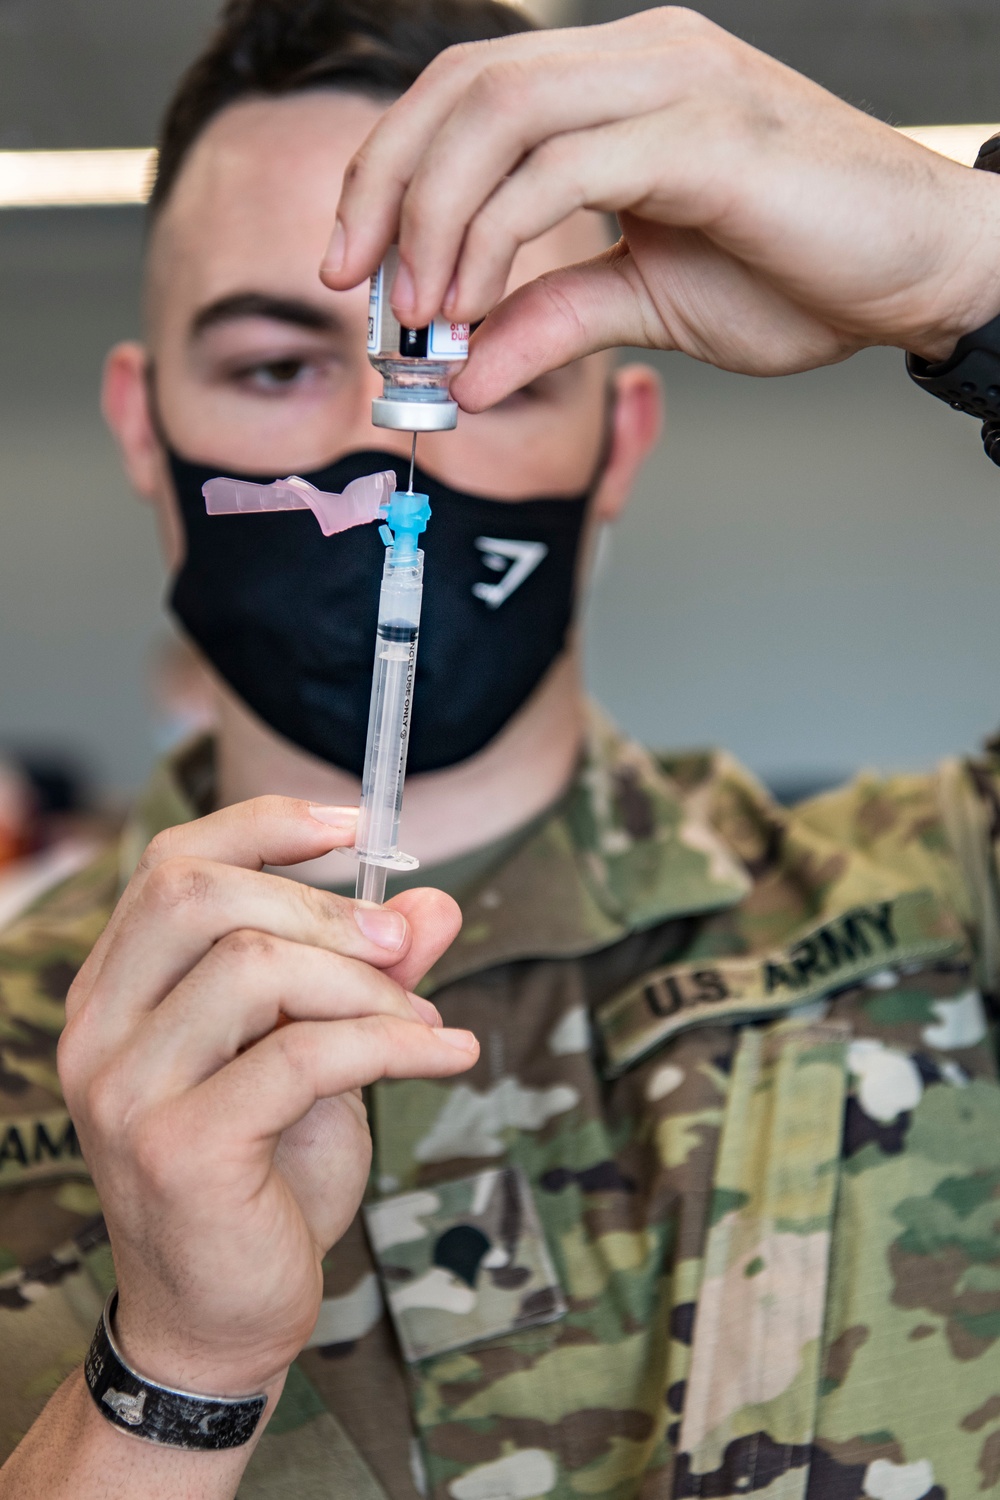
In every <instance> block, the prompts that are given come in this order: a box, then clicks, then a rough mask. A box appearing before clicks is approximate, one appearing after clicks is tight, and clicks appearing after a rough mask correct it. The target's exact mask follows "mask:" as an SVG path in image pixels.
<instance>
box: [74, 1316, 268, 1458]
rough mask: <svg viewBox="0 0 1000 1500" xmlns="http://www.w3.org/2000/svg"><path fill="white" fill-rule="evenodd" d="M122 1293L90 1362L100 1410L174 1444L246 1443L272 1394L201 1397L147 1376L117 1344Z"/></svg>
mask: <svg viewBox="0 0 1000 1500" xmlns="http://www.w3.org/2000/svg"><path fill="white" fill-rule="evenodd" d="M117 1305H118V1293H117V1291H114V1292H112V1293H111V1296H110V1297H109V1298H108V1300H107V1302H106V1304H105V1307H104V1312H103V1313H102V1315H101V1321H100V1322H99V1323H98V1325H97V1329H96V1331H95V1333H94V1340H93V1343H92V1344H91V1346H90V1352H89V1353H88V1355H87V1359H86V1362H85V1364H84V1367H83V1369H84V1375H85V1377H86V1381H87V1387H88V1389H89V1391H90V1394H91V1395H92V1396H93V1398H94V1402H95V1404H96V1406H97V1409H98V1411H99V1412H100V1413H101V1415H102V1416H103V1417H106V1418H107V1420H108V1421H109V1422H111V1423H112V1424H113V1425H114V1426H115V1427H119V1428H121V1430H122V1432H130V1433H131V1434H132V1436H133V1437H140V1438H145V1439H146V1440H147V1441H148V1442H151V1443H161V1444H163V1445H164V1446H165V1447H168V1448H189V1449H193V1450H201V1451H205V1450H209V1451H216V1450H218V1449H220V1448H241V1447H242V1446H243V1444H244V1443H246V1442H249V1440H250V1438H252V1437H253V1435H254V1433H255V1432H256V1430H257V1426H258V1424H259V1422H260V1419H261V1417H262V1416H263V1415H264V1408H265V1407H266V1405H267V1397H266V1396H240V1397H229V1396H199V1395H195V1394H193V1393H192V1392H191V1391H178V1390H174V1389H173V1388H172V1387H171V1386H166V1385H157V1384H156V1383H155V1382H154V1381H152V1380H145V1379H144V1378H143V1377H142V1376H141V1375H139V1374H137V1373H136V1371H135V1370H133V1369H130V1368H129V1366H128V1365H127V1364H126V1363H125V1361H124V1359H123V1358H122V1354H121V1351H120V1350H119V1348H118V1346H117V1344H116V1343H115V1336H114V1331H113V1319H114V1315H115V1308H116V1306H117Z"/></svg>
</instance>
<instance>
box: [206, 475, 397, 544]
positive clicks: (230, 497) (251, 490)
mask: <svg viewBox="0 0 1000 1500" xmlns="http://www.w3.org/2000/svg"><path fill="white" fill-rule="evenodd" d="M395 489H396V476H395V474H394V473H393V472H392V470H391V469H389V470H385V471H384V472H382V473H380V474H364V475H362V477H361V478H360V479H352V480H351V482H350V484H349V485H348V486H347V488H346V489H345V490H344V492H343V494H342V495H332V494H329V493H328V492H327V491H325V490H318V489H317V488H316V486H315V485H312V484H310V483H309V482H308V480H306V479H300V478H299V477H298V475H297V474H292V475H290V476H289V478H288V479H276V480H275V482H274V483H273V484H251V483H250V482H249V480H246V479H223V478H219V479H210V480H209V481H208V483H207V484H205V485H203V486H202V494H203V495H204V496H205V507H206V509H207V511H208V513H209V515H210V516H232V515H237V514H240V515H246V514H248V513H250V514H252V513H253V512H254V511H274V510H311V511H312V513H313V515H314V516H315V517H316V519H317V521H318V522H319V524H320V530H321V531H322V532H323V535H324V536H334V535H335V534H336V533H337V532H338V531H349V530H350V528H351V527H352V526H364V525H365V524H366V523H367V522H370V521H383V520H385V516H386V513H387V510H388V507H389V501H390V500H391V499H392V496H393V493H394V491H395Z"/></svg>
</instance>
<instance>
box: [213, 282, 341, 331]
mask: <svg viewBox="0 0 1000 1500" xmlns="http://www.w3.org/2000/svg"><path fill="white" fill-rule="evenodd" d="M242 318H269V319H270V320H271V321H272V322H274V323H290V324H291V325H292V326H293V327H294V328H307V329H308V330H309V331H310V332H311V333H339V332H341V331H342V329H343V326H344V325H343V322H342V320H341V319H340V318H339V317H338V316H337V315H336V313H332V312H327V311H326V310H325V309H324V308H321V307H317V306H316V305H315V303H313V302H304V301H300V299H299V298H298V297H272V296H269V295H268V293H266V292H234V293H233V294H232V296H229V297H219V298H218V300H217V301H215V302H209V303H208V305H207V306H206V307H203V308H201V309H200V311H199V312H197V313H196V314H195V316H194V318H193V319H192V322H191V336H192V338H198V337H200V335H201V334H203V333H205V332H207V330H208V329H209V328H217V327H218V326H219V325H220V324H222V323H236V322H239V321H240V319H242Z"/></svg>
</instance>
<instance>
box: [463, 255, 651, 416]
mask: <svg viewBox="0 0 1000 1500" xmlns="http://www.w3.org/2000/svg"><path fill="white" fill-rule="evenodd" d="M630 272H634V267H633V263H632V257H631V255H630V254H629V251H628V249H627V247H625V246H623V245H622V244H621V243H619V244H617V245H615V246H613V247H612V249H610V250H607V251H605V253H604V254H603V255H600V256H598V257H597V258H596V259H595V260H589V261H584V262H582V263H581V264H579V265H575V266H565V267H563V268H562V269H560V270H558V271H549V272H547V273H546V274H545V275H544V276H539V277H538V279H537V280H535V281H529V282H527V283H526V284H525V285H524V286H521V287H518V289H517V291H515V292H512V293H511V295H510V296H509V297H506V298H504V300H503V302H501V303H500V304H499V305H498V306H497V307H496V308H495V309H494V310H493V312H491V313H490V315H489V317H488V318H487V319H486V320H485V321H484V322H483V324H482V325H481V327H480V328H479V329H478V330H477V332H476V334H475V336H474V337H473V340H472V344H471V347H470V350H469V359H468V363H467V364H466V366H465V368H464V369H463V370H462V371H461V372H460V374H459V375H457V376H456V377H455V379H454V380H453V381H452V384H451V393H452V395H453V396H454V398H455V400H456V401H457V402H458V403H459V405H460V406H461V407H462V410H463V411H469V412H477V411H485V409H486V408H487V407H489V406H493V405H495V404H496V402H498V401H502V400H503V399H504V397H505V396H509V395H510V394H511V392H512V391H517V390H520V389H521V388H522V387H523V386H526V385H528V384H529V383H530V382H531V381H532V380H535V379H537V378H538V376H539V375H544V374H546V373H547V372H548V371H549V370H558V369H559V368H560V367H561V366H562V365H566V364H569V363H570V361H571V360H574V359H581V358H582V357H583V356H584V355H585V354H595V353H596V352H597V351H598V350H599V349H612V348H616V347H619V346H622V345H626V346H628V345H631V346H635V347H646V348H651V347H656V348H666V347H668V345H667V344H666V343H665V342H664V333H663V327H662V323H660V322H659V319H657V318H656V315H655V312H654V311H653V309H652V305H651V303H650V301H649V297H648V294H647V293H646V291H645V288H644V287H643V285H642V281H641V279H640V278H639V277H637V276H634V275H633V274H630ZM654 320H655V321H656V324H657V336H656V338H655V340H654V339H653V338H652V337H651V334H650V326H651V324H652V322H653V321H654Z"/></svg>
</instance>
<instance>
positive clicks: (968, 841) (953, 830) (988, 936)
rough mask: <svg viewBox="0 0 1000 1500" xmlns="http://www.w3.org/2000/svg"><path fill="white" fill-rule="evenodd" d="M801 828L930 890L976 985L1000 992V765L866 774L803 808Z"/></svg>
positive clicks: (979, 762) (953, 764) (991, 759)
mask: <svg viewBox="0 0 1000 1500" xmlns="http://www.w3.org/2000/svg"><path fill="white" fill-rule="evenodd" d="M793 816H794V819H795V821H796V823H797V824H798V825H799V826H801V827H805V828H808V829H810V830H811V831H812V832H815V833H820V834H822V835H824V836H825V837H827V838H829V839H830V840H832V841H833V842H835V843H837V844H839V845H841V846H842V847H845V848H848V849H851V850H852V851H853V852H854V853H855V854H860V855H862V856H864V857H866V858H867V859H869V860H871V862H872V864H873V866H877V867H878V868H879V869H881V870H885V871H887V872H890V873H892V874H893V875H895V876H897V877H899V878H900V880H901V881H905V882H906V883H907V884H908V885H911V886H914V887H916V886H922V887H925V888H927V889H930V890H932V891H933V892H934V893H935V895H937V896H938V897H939V898H940V899H941V900H942V901H944V902H945V904H946V905H947V906H948V907H950V909H951V910H952V911H954V912H955V913H956V915H957V916H958V917H959V918H960V920H961V921H962V923H963V924H964V926H965V928H966V931H967V933H968V935H969V938H970V941H971V944H972V948H973V952H974V953H975V955H976V962H977V970H978V978H979V982H980V985H981V987H982V989H983V990H984V991H985V992H986V993H987V994H990V995H995V994H997V993H1000V899H998V890H1000V886H998V879H997V871H998V856H1000V761H998V760H997V758H996V757H995V756H993V755H990V756H988V757H986V758H984V759H974V760H958V759H955V760H946V761H943V762H942V763H941V764H940V765H939V766H938V767H937V769H936V770H935V771H934V772H932V773H931V774H930V775H897V776H877V775H875V774H873V773H863V774H862V775H860V776H858V777H857V778H856V779H855V780H854V781H852V782H850V783H849V784H848V785H847V786H845V787H842V788H839V789H838V790H836V791H833V792H828V793H825V794H823V795H822V796H819V797H815V798H812V799H811V800H810V801H808V802H804V803H801V804H800V805H799V806H798V807H797V808H795V810H794V814H793Z"/></svg>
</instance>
